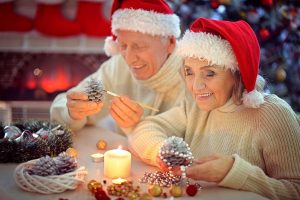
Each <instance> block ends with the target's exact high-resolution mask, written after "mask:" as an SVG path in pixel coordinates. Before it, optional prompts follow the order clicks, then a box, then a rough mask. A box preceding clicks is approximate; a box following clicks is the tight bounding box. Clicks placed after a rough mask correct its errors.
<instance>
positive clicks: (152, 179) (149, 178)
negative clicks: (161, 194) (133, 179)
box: [139, 171, 181, 187]
mask: <svg viewBox="0 0 300 200" xmlns="http://www.w3.org/2000/svg"><path fill="white" fill-rule="evenodd" d="M180 180H181V177H180V176H177V175H174V174H173V173H172V172H161V171H155V172H145V173H144V175H143V177H142V178H141V179H140V180H139V182H140V183H147V184H150V185H159V186H161V187H170V186H171V185H176V184H179V183H180Z"/></svg>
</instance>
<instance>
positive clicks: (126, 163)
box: [104, 147, 131, 178]
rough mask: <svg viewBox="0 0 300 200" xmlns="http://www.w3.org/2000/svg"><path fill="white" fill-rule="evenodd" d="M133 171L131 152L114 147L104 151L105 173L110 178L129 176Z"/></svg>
mask: <svg viewBox="0 0 300 200" xmlns="http://www.w3.org/2000/svg"><path fill="white" fill-rule="evenodd" d="M130 171H131V153H130V152H128V151H125V150H123V149H121V148H120V147H119V148H118V149H113V150H109V151H106V152H105V153H104V175H105V176H106V177H108V178H119V177H120V178H127V177H129V176H130Z"/></svg>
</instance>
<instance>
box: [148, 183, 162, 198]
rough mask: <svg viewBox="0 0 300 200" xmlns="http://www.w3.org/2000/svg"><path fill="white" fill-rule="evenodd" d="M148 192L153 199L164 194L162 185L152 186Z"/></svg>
mask: <svg viewBox="0 0 300 200" xmlns="http://www.w3.org/2000/svg"><path fill="white" fill-rule="evenodd" d="M148 192H149V193H150V194H151V195H152V196H153V197H159V196H160V195H161V193H162V192H163V189H162V188H161V186H160V185H151V186H150V187H149V188H148Z"/></svg>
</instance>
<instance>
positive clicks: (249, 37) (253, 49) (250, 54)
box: [177, 18, 264, 108]
mask: <svg viewBox="0 0 300 200" xmlns="http://www.w3.org/2000/svg"><path fill="white" fill-rule="evenodd" d="M177 53H178V54H179V55H180V56H183V57H193V58H199V59H205V60H207V61H208V62H209V63H210V64H212V65H222V66H224V67H225V68H227V69H231V70H232V71H235V70H239V71H240V74H241V76H242V81H243V84H244V87H245V89H246V91H245V92H244V93H243V98H242V100H243V104H244V105H245V106H247V107H252V108H257V107H259V105H261V104H263V103H264V98H263V94H262V93H261V92H258V91H257V90H256V89H255V85H256V79H257V76H258V69H259V60H260V47H259V43H258V41H257V38H256V36H255V33H254V31H253V30H252V28H251V27H250V26H249V24H247V23H246V22H245V21H242V20H241V21H237V22H229V21H220V20H211V19H204V18H199V19H197V20H196V21H195V22H194V23H193V24H192V25H191V27H190V30H187V31H186V32H185V34H184V36H183V38H182V40H181V41H179V43H178V48H177Z"/></svg>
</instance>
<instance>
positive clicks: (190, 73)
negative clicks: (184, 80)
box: [184, 67, 193, 76]
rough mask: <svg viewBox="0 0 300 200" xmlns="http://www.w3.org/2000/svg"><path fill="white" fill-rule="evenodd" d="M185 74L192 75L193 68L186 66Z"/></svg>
mask: <svg viewBox="0 0 300 200" xmlns="http://www.w3.org/2000/svg"><path fill="white" fill-rule="evenodd" d="M184 75H185V76H191V75H193V71H192V69H191V68H188V67H185V68H184Z"/></svg>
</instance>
